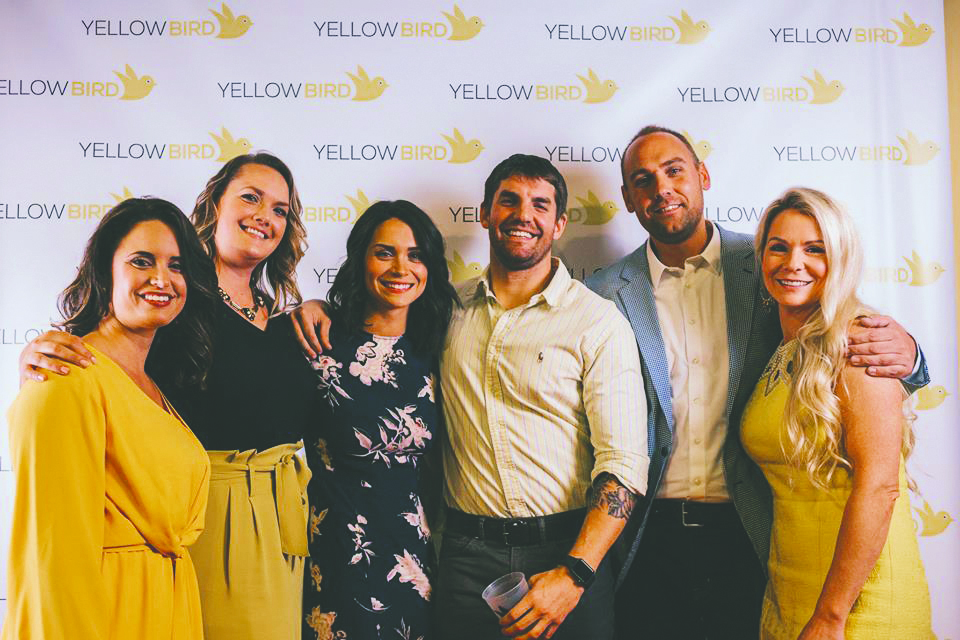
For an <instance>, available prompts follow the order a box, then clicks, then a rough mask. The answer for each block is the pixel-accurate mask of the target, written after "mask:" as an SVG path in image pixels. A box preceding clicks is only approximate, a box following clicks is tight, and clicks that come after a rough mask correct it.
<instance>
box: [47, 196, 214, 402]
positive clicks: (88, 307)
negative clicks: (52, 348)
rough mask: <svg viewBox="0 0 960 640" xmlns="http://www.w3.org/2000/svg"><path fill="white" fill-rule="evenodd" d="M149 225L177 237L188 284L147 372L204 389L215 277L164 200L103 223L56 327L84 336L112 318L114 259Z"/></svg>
mask: <svg viewBox="0 0 960 640" xmlns="http://www.w3.org/2000/svg"><path fill="white" fill-rule="evenodd" d="M148 220H157V221H159V222H162V223H163V224H165V225H166V226H167V227H168V228H169V229H170V231H172V232H173V235H174V237H175V238H176V240H177V246H178V248H179V250H180V261H181V273H182V274H183V278H184V280H185V281H186V283H187V299H186V302H185V304H184V307H183V310H182V311H181V312H180V313H179V315H177V317H176V318H175V319H174V320H173V322H171V323H170V324H168V325H167V326H165V327H161V328H160V329H158V330H157V334H156V337H155V338H154V342H153V346H152V348H151V349H150V353H151V357H148V361H147V367H148V371H150V372H151V375H153V373H154V372H156V373H159V374H161V375H162V378H161V379H163V380H173V381H175V382H177V383H178V384H181V385H182V384H193V383H202V382H203V379H204V378H205V377H206V373H207V369H208V368H209V366H210V360H211V358H212V355H213V349H212V344H211V335H210V330H209V329H210V327H211V326H212V325H211V321H212V318H213V310H214V309H215V308H216V307H215V305H216V304H217V300H218V298H217V295H216V288H217V274H216V271H215V270H214V268H213V264H212V263H211V262H210V259H209V258H208V257H207V255H206V253H205V252H204V250H203V247H202V246H201V245H200V240H199V239H198V238H197V232H196V231H195V230H194V228H193V226H192V225H191V224H190V221H189V220H188V219H187V217H186V216H185V215H184V214H183V212H181V211H180V209H178V208H177V207H176V205H174V204H172V203H170V202H167V201H166V200H161V199H160V198H130V199H128V200H124V201H123V202H121V203H120V204H118V205H117V206H115V207H114V208H112V209H111V210H110V211H108V212H107V214H106V215H105V216H104V217H103V219H101V220H100V224H98V225H97V228H96V229H95V230H94V232H93V235H91V236H90V240H89V241H87V247H86V249H85V250H84V252H83V260H82V261H81V262H80V266H79V268H78V269H77V276H76V278H74V280H73V282H71V283H70V285H69V286H68V287H67V288H66V289H64V290H63V293H61V294H60V298H59V300H58V306H59V308H60V313H61V314H62V315H63V318H64V320H63V322H60V323H57V325H56V326H57V327H58V328H60V329H62V330H64V331H67V332H69V333H72V334H74V335H77V336H85V335H87V334H88V333H90V332H91V331H93V330H94V329H96V328H97V327H98V326H99V325H100V323H101V322H102V321H103V319H104V318H106V317H107V316H109V315H110V313H111V311H110V301H111V299H112V296H113V257H114V254H115V253H116V252H117V247H118V246H119V245H120V242H121V241H122V240H123V239H124V238H125V237H127V234H129V233H130V231H131V230H132V229H133V228H134V227H135V226H136V225H138V224H140V223H141V222H146V221H148ZM158 353H160V354H163V357H162V362H161V361H160V360H158V357H157V356H154V355H153V354H158ZM157 369H164V371H157ZM166 369H171V370H170V371H166Z"/></svg>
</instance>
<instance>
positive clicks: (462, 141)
mask: <svg viewBox="0 0 960 640" xmlns="http://www.w3.org/2000/svg"><path fill="white" fill-rule="evenodd" d="M440 135H442V136H443V138H444V140H446V141H447V143H449V144H450V151H451V152H452V153H451V155H450V159H449V160H447V162H454V163H458V164H462V163H464V162H472V161H474V160H476V159H477V156H479V155H480V152H481V151H483V150H484V148H485V147H484V146H483V144H481V142H480V141H479V140H478V139H477V138H474V139H473V140H469V141H468V140H467V139H466V138H464V137H463V134H462V133H460V130H459V129H457V128H454V130H453V137H452V138H451V137H450V136H448V135H447V134H445V133H441V134H440Z"/></svg>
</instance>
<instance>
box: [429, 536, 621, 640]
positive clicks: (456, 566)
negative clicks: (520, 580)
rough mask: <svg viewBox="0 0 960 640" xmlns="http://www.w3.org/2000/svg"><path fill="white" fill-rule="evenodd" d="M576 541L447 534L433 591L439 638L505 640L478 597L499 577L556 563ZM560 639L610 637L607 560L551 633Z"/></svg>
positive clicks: (541, 569) (537, 570)
mask: <svg viewBox="0 0 960 640" xmlns="http://www.w3.org/2000/svg"><path fill="white" fill-rule="evenodd" d="M573 542H574V539H573V538H571V539H569V540H562V541H556V542H551V543H546V544H542V545H538V546H531V547H506V546H503V545H499V544H496V543H492V542H485V541H483V540H477V539H475V538H470V537H467V536H464V535H460V534H457V533H451V532H448V533H446V534H445V535H444V536H443V544H442V545H441V547H440V570H439V576H438V579H437V584H436V588H435V589H434V605H435V611H436V615H437V624H436V625H435V628H436V631H437V638H438V640H502V639H503V638H504V636H503V635H501V633H500V621H499V619H498V618H497V616H496V615H494V613H493V612H492V611H491V610H490V608H489V607H488V606H487V603H486V602H484V601H483V598H482V597H480V593H481V592H482V591H483V589H484V588H485V587H486V586H487V585H488V584H490V583H491V582H493V581H494V580H496V579H497V578H499V577H500V576H502V575H504V574H507V573H511V572H513V571H522V572H523V573H524V575H526V576H527V578H528V579H529V578H530V577H531V576H533V575H535V574H537V573H542V572H544V571H547V570H549V569H552V568H554V567H556V566H557V562H558V561H559V560H560V558H562V557H563V556H564V555H566V554H567V552H568V551H570V547H572V546H573ZM553 638H554V639H556V640H586V639H589V640H612V638H613V575H612V571H611V569H610V566H609V563H608V562H607V561H604V562H602V563H601V564H600V568H599V569H598V571H597V579H596V581H595V582H594V583H593V584H592V585H591V586H590V588H589V589H587V590H586V591H584V593H583V596H582V597H581V598H580V602H579V603H578V604H577V606H576V608H574V610H573V611H571V612H570V615H568V616H567V618H566V619H565V620H564V621H563V624H561V625H560V627H559V628H558V629H557V632H556V633H555V634H554V636H553Z"/></svg>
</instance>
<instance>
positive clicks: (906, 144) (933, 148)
mask: <svg viewBox="0 0 960 640" xmlns="http://www.w3.org/2000/svg"><path fill="white" fill-rule="evenodd" d="M897 140H899V141H900V144H902V145H903V149H904V151H906V152H907V157H906V158H905V159H904V161H903V164H907V165H918V164H927V163H928V162H930V161H931V160H933V157H934V156H935V155H937V152H939V151H940V147H938V146H937V145H936V144H935V143H934V142H933V140H925V141H924V142H920V139H919V138H918V137H917V134H915V133H914V132H913V131H907V137H906V139H904V138H901V137H900V136H897Z"/></svg>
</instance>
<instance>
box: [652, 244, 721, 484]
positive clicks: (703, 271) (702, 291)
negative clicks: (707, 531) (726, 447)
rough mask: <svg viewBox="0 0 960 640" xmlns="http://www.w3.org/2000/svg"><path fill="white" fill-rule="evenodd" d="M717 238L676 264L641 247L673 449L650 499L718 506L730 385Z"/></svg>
mask: <svg viewBox="0 0 960 640" xmlns="http://www.w3.org/2000/svg"><path fill="white" fill-rule="evenodd" d="M720 258H721V254H720V234H719V232H717V229H716V227H714V228H713V235H712V237H711V238H710V241H709V242H708V243H707V246H706V248H705V249H704V250H703V251H702V252H701V253H700V254H699V255H696V256H693V257H691V258H687V260H686V261H685V262H684V265H683V267H668V266H666V265H664V264H663V263H662V262H660V260H659V258H657V256H656V254H655V253H654V252H653V244H652V243H651V242H648V243H647V259H648V260H649V263H650V282H651V283H652V284H653V298H654V302H655V304H656V307H657V317H658V318H659V321H660V333H661V334H662V336H663V346H664V348H665V350H666V352H667V362H668V364H669V366H670V389H671V397H672V400H673V420H674V428H673V452H672V454H671V456H670V461H669V463H668V464H667V470H666V473H665V474H664V477H663V480H662V481H661V483H660V489H659V491H658V492H657V497H658V498H683V499H690V500H707V501H726V500H729V499H730V495H729V493H728V492H727V487H726V483H725V482H724V477H723V465H722V461H721V455H722V451H723V442H724V438H725V437H726V434H727V428H728V425H727V416H726V415H725V411H726V401H727V389H728V387H729V384H730V373H729V371H730V350H729V347H728V346H727V304H726V299H725V297H724V288H723V273H722V262H721V259H720Z"/></svg>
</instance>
